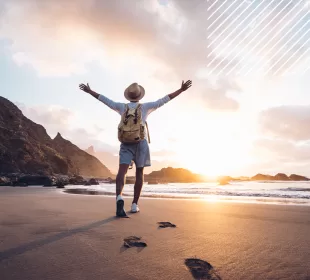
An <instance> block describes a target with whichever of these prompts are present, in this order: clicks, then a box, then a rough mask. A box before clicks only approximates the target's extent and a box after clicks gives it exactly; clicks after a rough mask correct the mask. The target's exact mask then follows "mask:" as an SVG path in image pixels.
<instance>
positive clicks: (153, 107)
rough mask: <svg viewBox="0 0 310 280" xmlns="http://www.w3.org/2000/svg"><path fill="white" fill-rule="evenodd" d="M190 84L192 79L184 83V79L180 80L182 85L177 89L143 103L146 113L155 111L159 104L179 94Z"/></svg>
mask: <svg viewBox="0 0 310 280" xmlns="http://www.w3.org/2000/svg"><path fill="white" fill-rule="evenodd" d="M191 86H192V81H190V80H188V81H187V82H186V83H184V81H182V85H181V87H180V88H179V89H178V90H177V91H175V92H172V93H170V94H168V95H166V96H165V97H163V98H161V99H158V100H157V101H155V102H147V103H144V104H143V105H144V106H145V108H146V110H147V115H148V114H149V113H151V112H153V111H155V110H156V109H158V108H160V107H161V106H163V105H164V104H166V103H167V102H168V101H170V100H172V99H173V98H175V97H177V96H178V95H179V94H181V93H182V92H183V91H186V90H187V89H188V88H190V87H191Z"/></svg>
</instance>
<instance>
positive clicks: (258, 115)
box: [0, 0, 310, 176]
mask: <svg viewBox="0 0 310 280" xmlns="http://www.w3.org/2000/svg"><path fill="white" fill-rule="evenodd" d="M309 13H310V2H309V1H306V0H298V1H297V0H291V1H289V0H281V1H280V0H273V1H271V0H252V1H250V0H244V1H243V0H226V1H225V0H219V1H216V0H210V1H202V0H201V1H200V0H179V1H177V0H174V1H173V0H139V1H138V0H137V1H136V0H130V1H129V0H122V1H99V0H88V1H85V0H72V1H69V0H67V1H66V0H54V1H52V0H50V1H49V0H46V1H35V0H0V80H1V95H2V96H4V97H6V98H8V99H10V100H11V101H13V102H14V103H15V104H17V105H18V106H19V107H20V108H21V109H22V110H23V112H24V114H25V115H26V116H27V117H29V118H30V119H32V120H33V121H35V122H37V123H40V124H42V125H44V126H45V127H46V129H47V132H48V133H49V134H50V136H51V137H54V136H55V135H56V133H57V132H60V133H61V134H62V135H63V137H65V138H67V139H69V140H71V141H72V142H73V143H75V144H77V145H78V146H79V147H80V148H83V149H86V148H87V147H89V146H91V145H93V146H94V147H95V150H96V151H97V152H108V153H109V154H112V155H117V154H118V149H119V142H118V139H117V125H118V123H119V120H120V117H119V115H118V114H117V113H115V112H114V111H112V110H110V109H109V108H107V107H105V105H104V104H102V103H100V102H99V101H97V100H95V99H94V98H92V97H91V96H88V95H87V94H86V93H84V92H82V91H80V90H79V88H78V85H79V83H87V82H88V83H89V84H90V86H91V88H92V89H93V90H95V91H97V92H98V93H101V94H104V95H106V96H107V97H109V98H111V99H113V100H115V101H120V102H121V101H124V102H125V99H124V97H123V92H124V89H125V88H126V87H127V86H128V85H129V84H131V83H132V82H138V83H139V84H141V85H143V86H144V88H145V90H146V95H145V97H144V99H143V100H142V102H143V101H144V102H146V101H154V100H156V99H159V98H161V97H163V96H164V95H166V94H169V93H171V92H173V91H175V90H177V89H178V88H179V87H180V85H181V82H182V80H187V79H191V80H192V81H193V86H192V87H191V88H190V89H189V90H188V91H186V92H184V93H183V94H182V95H181V96H179V97H177V98H176V99H174V100H172V101H171V102H169V103H168V104H166V105H164V106H163V107H162V108H160V109H158V110H157V111H156V112H154V113H152V114H151V115H150V117H149V119H148V120H149V128H150V135H151V141H152V143H151V144H150V149H151V153H152V160H153V162H154V167H153V169H159V168H160V167H165V166H168V165H169V166H173V167H184V168H188V169H190V170H192V171H194V172H198V173H202V174H205V175H211V176H215V175H222V174H225V175H232V176H239V175H250V176H251V175H254V174H256V173H258V172H260V173H270V174H274V173H277V172H286V173H299V174H303V175H308V176H310V90H309V89H310V52H309V49H310V32H309V31H310V22H309V20H310V15H309ZM107 165H108V164H107ZM108 167H109V168H110V169H111V170H112V171H114V172H115V170H116V169H117V166H109V165H108ZM151 170H152V169H151V168H149V169H148V170H146V173H148V171H151Z"/></svg>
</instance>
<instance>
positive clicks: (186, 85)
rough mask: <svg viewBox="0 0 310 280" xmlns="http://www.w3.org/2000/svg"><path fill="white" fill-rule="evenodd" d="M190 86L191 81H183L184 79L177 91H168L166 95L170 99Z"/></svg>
mask: <svg viewBox="0 0 310 280" xmlns="http://www.w3.org/2000/svg"><path fill="white" fill-rule="evenodd" d="M191 86H192V81H190V80H188V81H187V82H186V83H184V81H182V85H181V87H180V88H179V89H178V90H177V91H175V92H173V93H170V94H169V95H168V96H169V97H170V100H171V99H173V98H175V97H177V96H178V95H179V94H181V93H182V92H183V91H186V90H187V89H188V88H190V87H191Z"/></svg>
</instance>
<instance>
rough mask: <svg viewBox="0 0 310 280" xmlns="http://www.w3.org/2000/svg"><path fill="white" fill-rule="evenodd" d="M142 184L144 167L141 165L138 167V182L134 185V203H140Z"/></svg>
mask: <svg viewBox="0 0 310 280" xmlns="http://www.w3.org/2000/svg"><path fill="white" fill-rule="evenodd" d="M142 186H143V167H139V168H137V169H136V182H135V187H134V198H133V201H132V203H136V204H138V200H139V197H140V194H141V190H142Z"/></svg>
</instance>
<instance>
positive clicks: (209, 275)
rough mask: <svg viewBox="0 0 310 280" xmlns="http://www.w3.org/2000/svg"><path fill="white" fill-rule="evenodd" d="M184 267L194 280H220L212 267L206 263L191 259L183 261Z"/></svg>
mask: <svg viewBox="0 0 310 280" xmlns="http://www.w3.org/2000/svg"><path fill="white" fill-rule="evenodd" d="M185 265H186V266H187V268H188V269H189V271H190V272H191V274H192V276H193V278H194V279H197V280H198V279H199V280H200V279H208V280H222V278H221V277H220V276H219V275H218V274H217V273H216V271H215V270H214V268H213V266H212V265H211V264H209V263H208V262H206V261H203V260H200V259H196V258H191V259H186V260H185Z"/></svg>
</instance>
